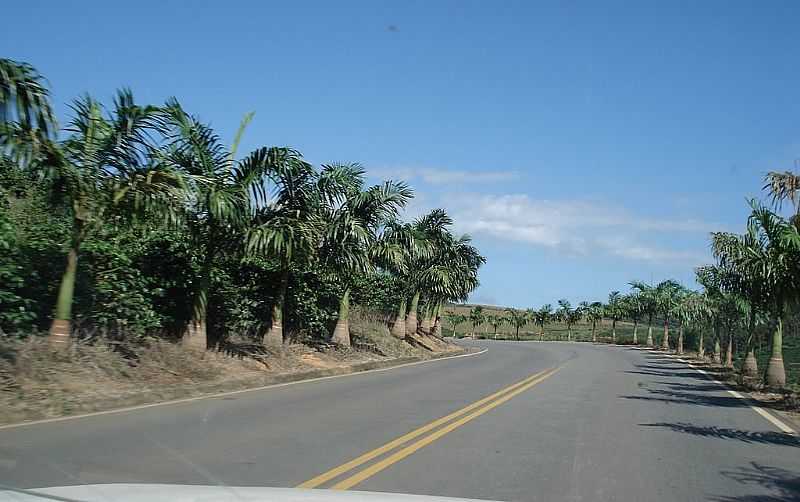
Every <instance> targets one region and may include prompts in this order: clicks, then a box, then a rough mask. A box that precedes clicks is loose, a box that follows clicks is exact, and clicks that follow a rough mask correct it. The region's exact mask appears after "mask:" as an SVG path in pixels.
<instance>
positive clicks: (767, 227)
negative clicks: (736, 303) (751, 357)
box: [744, 201, 800, 388]
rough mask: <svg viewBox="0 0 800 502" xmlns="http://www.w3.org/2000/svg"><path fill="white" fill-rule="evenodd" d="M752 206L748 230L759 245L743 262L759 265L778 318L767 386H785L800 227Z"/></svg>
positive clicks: (795, 296)
mask: <svg viewBox="0 0 800 502" xmlns="http://www.w3.org/2000/svg"><path fill="white" fill-rule="evenodd" d="M751 206H752V208H753V211H752V213H751V214H750V218H749V219H748V233H750V234H753V235H755V236H756V238H757V242H758V246H757V247H755V248H751V249H750V253H748V255H747V256H746V257H745V260H744V263H745V264H749V265H751V266H755V267H760V268H761V270H762V271H763V279H764V282H765V285H766V287H767V288H768V292H769V298H770V300H771V301H770V304H771V305H770V307H771V309H770V310H771V313H772V315H773V318H774V320H775V330H774V331H773V334H772V354H771V356H770V359H769V362H768V363H767V372H766V381H767V385H768V386H770V387H774V388H780V387H784V386H785V385H786V371H785V369H784V365H783V327H784V324H785V323H786V320H787V312H788V311H789V308H788V307H789V305H790V303H791V302H792V301H794V300H796V299H797V288H796V284H797V277H798V274H797V272H798V265H797V264H798V262H800V253H799V252H798V251H800V249H799V248H800V246H797V243H798V242H800V238H798V229H797V227H796V226H794V225H793V224H790V223H789V222H787V221H786V220H785V219H783V218H781V217H780V216H778V215H776V214H775V213H773V212H771V211H770V210H769V209H767V208H766V207H763V206H761V205H759V204H757V203H756V202H755V201H751Z"/></svg>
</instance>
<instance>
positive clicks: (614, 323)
mask: <svg viewBox="0 0 800 502" xmlns="http://www.w3.org/2000/svg"><path fill="white" fill-rule="evenodd" d="M611 343H617V320H616V319H612V320H611Z"/></svg>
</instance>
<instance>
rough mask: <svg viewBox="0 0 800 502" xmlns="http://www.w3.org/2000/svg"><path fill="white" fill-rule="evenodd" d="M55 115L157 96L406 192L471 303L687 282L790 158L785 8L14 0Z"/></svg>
mask: <svg viewBox="0 0 800 502" xmlns="http://www.w3.org/2000/svg"><path fill="white" fill-rule="evenodd" d="M3 13H4V17H5V18H6V19H7V20H8V19H11V20H14V22H13V23H10V22H8V21H6V22H5V23H3V30H2V31H1V32H0V48H2V56H3V57H11V58H14V59H18V60H24V61H27V62H30V63H32V64H33V65H34V66H36V67H37V68H38V69H39V70H40V71H41V72H42V73H43V74H45V75H46V76H47V77H48V78H49V80H50V82H51V85H52V88H53V93H54V97H55V101H56V102H57V104H58V107H59V112H60V116H62V117H63V116H64V114H66V113H67V106H66V105H67V103H68V102H69V100H70V99H72V98H73V97H75V96H76V95H78V94H81V93H85V92H89V93H91V94H93V95H96V96H97V97H100V98H103V99H108V98H109V97H110V96H111V95H112V93H113V91H114V89H116V88H118V87H120V86H129V87H131V88H132V89H133V91H134V93H135V94H136V96H137V99H138V100H139V101H141V102H155V103H157V102H162V101H163V100H164V99H165V98H167V97H169V96H176V97H178V98H179V99H180V100H181V101H182V103H183V104H184V106H185V107H186V108H187V109H189V110H191V111H192V112H193V113H195V114H197V115H199V116H201V117H202V118H203V119H204V120H207V121H210V122H211V123H212V124H213V125H214V126H215V127H216V128H217V129H218V130H219V132H220V134H221V135H222V136H223V137H228V138H230V137H231V136H232V135H233V131H234V130H235V127H236V125H237V124H238V122H239V120H240V119H241V117H242V115H243V114H244V113H246V112H248V111H255V112H256V117H255V120H254V121H253V123H252V125H251V126H250V128H249V129H248V131H247V137H246V140H245V143H244V145H243V146H244V147H256V146H260V145H288V146H292V147H295V148H297V149H299V150H300V151H302V152H303V153H304V155H305V156H306V157H307V158H308V159H309V160H310V161H312V162H314V163H323V162H330V161H357V162H360V163H362V164H363V165H364V166H365V167H367V169H368V170H369V171H370V173H371V174H372V175H373V176H375V177H376V178H377V177H391V178H401V179H407V180H408V181H409V182H411V183H412V184H413V186H414V187H415V189H416V190H417V193H418V197H417V199H416V200H415V202H414V204H412V205H411V207H409V209H408V216H409V217H412V216H414V215H418V214H420V213H422V212H424V211H425V210H427V209H430V208H433V207H439V206H442V207H445V208H447V209H448V210H450V212H451V213H452V214H453V216H454V217H455V220H456V224H457V226H458V229H459V230H461V231H466V232H469V233H471V234H472V235H473V236H474V238H475V241H476V243H477V244H478V246H479V247H480V248H481V250H483V251H484V254H485V255H486V256H487V259H488V263H487V265H486V266H485V268H484V269H483V270H482V273H481V282H482V285H481V287H480V289H479V290H478V291H477V292H476V293H475V295H474V296H473V300H475V301H479V302H486V303H493V304H504V305H514V306H519V307H529V306H538V305H540V304H542V303H545V302H554V301H555V300H557V299H558V298H568V299H571V300H572V301H573V302H577V301H580V300H584V299H586V300H595V299H603V298H604V297H605V296H606V294H607V292H608V291H609V290H610V289H621V290H625V289H627V286H626V284H627V282H628V281H629V280H631V279H643V280H648V281H649V280H654V281H658V280H661V279H664V278H668V277H674V278H676V279H678V280H680V281H682V282H686V283H690V282H691V280H692V268H693V267H694V266H696V265H698V264H701V263H703V262H705V261H707V260H709V250H708V233H709V232H710V231H712V230H741V229H742V227H743V222H744V219H745V217H746V215H747V206H746V203H745V198H746V197H747V196H758V195H759V189H760V186H761V178H762V177H763V175H764V173H765V172H766V171H768V170H777V169H780V170H784V169H788V168H791V167H792V165H793V162H794V159H796V158H798V157H800V99H798V92H799V91H798V90H799V89H800V64H798V57H797V56H798V54H800V31H798V30H797V26H798V23H800V4H797V3H796V2H778V1H773V2H755V1H753V2H739V1H725V2H714V1H704V2H644V1H643V2H619V3H615V2H602V3H601V2H586V3H584V2H548V3H543V2H511V1H504V2H467V1H455V2H443V1H442V2H440V1H419V2H411V1H403V2H375V1H369V2H347V1H340V2H300V1H295V2H237V1H233V0H229V1H226V2H188V1H186V2H173V1H165V0H161V1H158V2H147V1H139V2H136V4H135V7H134V6H133V4H130V3H117V2H36V1H26V2H15V3H13V4H10V5H8V6H6V7H4V9H3Z"/></svg>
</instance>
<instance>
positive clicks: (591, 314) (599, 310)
mask: <svg viewBox="0 0 800 502" xmlns="http://www.w3.org/2000/svg"><path fill="white" fill-rule="evenodd" d="M603 311H604V307H603V304H602V303H600V302H592V303H590V304H589V308H588V309H587V312H586V318H587V319H588V320H589V321H590V322H591V323H592V342H597V323H598V322H599V321H602V320H603Z"/></svg>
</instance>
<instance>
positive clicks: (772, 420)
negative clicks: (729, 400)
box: [663, 354, 798, 436]
mask: <svg viewBox="0 0 800 502" xmlns="http://www.w3.org/2000/svg"><path fill="white" fill-rule="evenodd" d="M663 355H665V356H668V357H671V358H672V359H677V360H678V361H680V362H682V363H684V364H686V365H687V366H689V367H690V368H692V369H693V370H695V371H697V372H698V373H702V374H703V375H705V377H706V378H708V379H709V380H711V381H712V382H714V383H715V384H717V385H719V386H720V387H722V388H723V389H724V390H725V391H726V392H727V393H728V394H730V395H732V396H733V397H735V398H737V399H741V400H742V401H744V402H745V403H747V406H748V407H749V408H750V409H751V410H753V411H755V412H756V413H758V414H759V415H761V416H762V417H764V418H765V419H767V421H768V422H769V423H771V424H772V425H774V426H775V427H777V428H778V429H779V430H780V431H781V432H785V433H786V434H790V435H792V436H796V435H797V434H798V432H797V431H796V430H794V429H792V428H791V427H789V425H787V424H786V423H785V422H783V421H782V420H781V419H779V418H778V417H776V416H775V415H773V414H772V413H770V412H768V411H767V410H765V409H764V408H762V407H761V406H756V405H754V404H752V403H753V400H752V399H750V398H749V397H747V396H745V395H743V394H741V393H739V392H737V391H735V390H733V389H731V388H730V387H728V385H727V384H725V383H723V382H720V381H719V380H717V379H716V378H714V377H713V376H712V375H711V373H709V372H707V371H706V370H704V369H701V368H698V367H697V366H695V365H694V364H692V363H690V362H689V361H687V360H686V359H684V358H682V357H679V356H676V355H673V354H663Z"/></svg>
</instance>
